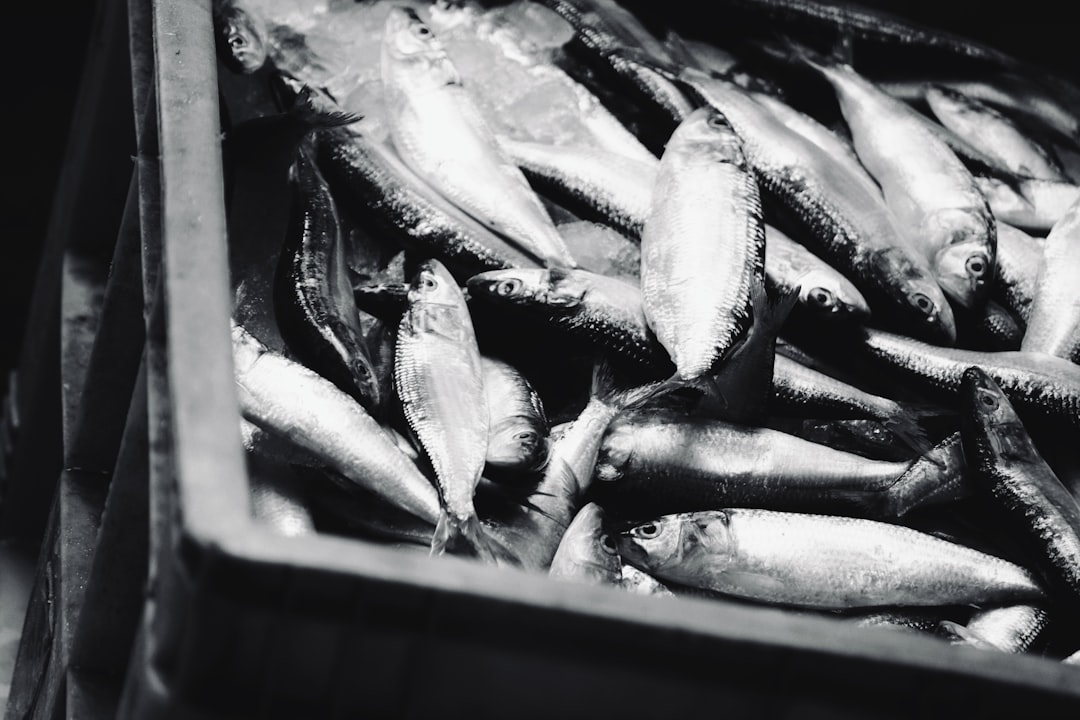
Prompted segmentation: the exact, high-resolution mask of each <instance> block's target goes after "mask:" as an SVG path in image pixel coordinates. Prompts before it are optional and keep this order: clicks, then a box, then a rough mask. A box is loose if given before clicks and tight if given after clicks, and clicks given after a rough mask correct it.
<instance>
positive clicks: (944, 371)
mask: <svg viewBox="0 0 1080 720" xmlns="http://www.w3.org/2000/svg"><path fill="white" fill-rule="evenodd" d="M864 332H865V334H866V335H865V340H864V347H865V349H866V350H867V351H868V352H869V354H870V355H871V356H872V357H874V358H875V359H877V360H878V361H880V362H882V363H883V364H885V365H887V366H890V367H892V368H895V369H896V370H898V371H900V372H901V373H903V374H904V375H906V376H907V377H909V378H912V379H915V380H918V381H919V382H920V383H921V384H923V385H924V386H926V387H929V388H936V389H938V390H940V391H943V392H945V393H948V394H952V395H953V396H955V394H956V393H958V392H959V391H960V383H961V380H962V378H963V375H964V371H965V370H966V369H967V368H969V367H972V366H976V367H979V368H982V369H983V370H985V371H986V372H987V373H989V375H990V377H992V378H993V379H994V382H996V383H997V384H998V385H1000V386H1001V389H1002V390H1004V391H1005V394H1006V395H1007V396H1008V397H1009V399H1010V400H1011V401H1012V402H1014V403H1016V405H1017V406H1018V407H1019V408H1020V409H1022V410H1024V411H1027V410H1031V411H1035V412H1037V413H1040V414H1042V415H1044V416H1049V417H1054V418H1059V419H1061V420H1063V421H1064V422H1065V423H1067V424H1070V425H1073V426H1075V427H1080V366H1078V365H1074V364H1073V363H1071V362H1069V361H1067V360H1062V359H1061V358H1057V357H1053V356H1051V355H1043V354H1040V353H1029V352H1017V351H1007V352H979V351H976V350H960V349H956V348H942V347H937V346H935V345H930V344H928V343H923V342H919V341H918V340H913V339H911V338H908V337H904V336H902V335H896V334H894V333H889V332H885V331H883V330H877V329H875V328H865V329H864Z"/></svg>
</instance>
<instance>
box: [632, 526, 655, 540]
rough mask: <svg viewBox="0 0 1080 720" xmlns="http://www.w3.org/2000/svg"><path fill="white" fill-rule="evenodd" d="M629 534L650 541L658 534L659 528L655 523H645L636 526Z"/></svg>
mask: <svg viewBox="0 0 1080 720" xmlns="http://www.w3.org/2000/svg"><path fill="white" fill-rule="evenodd" d="M630 534H631V535H633V536H634V537H636V538H641V539H643V540H652V539H653V538H654V537H656V536H657V535H659V534H660V526H659V525H657V524H656V523H645V524H644V525H638V526H637V527H636V528H634V529H633V530H631V531H630Z"/></svg>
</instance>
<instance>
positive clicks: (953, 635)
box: [938, 620, 1001, 650]
mask: <svg viewBox="0 0 1080 720" xmlns="http://www.w3.org/2000/svg"><path fill="white" fill-rule="evenodd" d="M938 632H939V633H941V634H942V635H943V636H945V639H946V640H948V641H949V642H951V643H952V644H954V645H968V646H970V647H974V648H979V649H980V650H1001V648H999V647H998V646H997V645H995V644H994V643H992V642H990V641H989V640H987V639H986V638H984V637H983V636H982V635H979V634H978V633H976V632H972V631H971V630H969V629H968V628H966V627H964V626H963V625H961V624H960V623H958V622H953V621H952V620H942V621H941V622H939V623H938Z"/></svg>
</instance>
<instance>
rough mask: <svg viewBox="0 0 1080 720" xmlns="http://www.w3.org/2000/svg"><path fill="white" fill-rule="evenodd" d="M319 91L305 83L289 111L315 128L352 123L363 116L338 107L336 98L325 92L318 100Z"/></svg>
mask: <svg viewBox="0 0 1080 720" xmlns="http://www.w3.org/2000/svg"><path fill="white" fill-rule="evenodd" d="M319 92H320V91H318V90H316V89H314V88H312V87H311V86H310V85H304V86H303V87H302V88H301V89H300V92H298V93H297V94H296V99H295V100H294V101H293V105H292V108H291V109H290V111H289V112H291V113H292V114H293V115H295V116H296V117H297V118H299V119H300V120H301V121H303V122H304V124H305V125H307V126H309V127H311V128H313V129H315V128H334V127H341V126H343V125H352V124H353V123H355V122H359V121H360V120H361V119H362V116H360V115H357V114H356V113H351V112H347V111H345V110H341V109H340V108H338V107H337V104H336V103H335V102H334V100H333V99H332V98H331V97H330V96H329V95H327V94H325V93H323V94H322V95H323V98H324V99H323V100H322V101H321V102H320V101H317V97H318V95H317V93H319Z"/></svg>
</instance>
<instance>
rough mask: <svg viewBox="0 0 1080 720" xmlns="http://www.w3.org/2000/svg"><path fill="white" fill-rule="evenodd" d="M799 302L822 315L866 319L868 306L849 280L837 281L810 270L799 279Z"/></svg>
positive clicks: (868, 311) (868, 314)
mask: <svg viewBox="0 0 1080 720" xmlns="http://www.w3.org/2000/svg"><path fill="white" fill-rule="evenodd" d="M799 280H800V282H801V285H800V290H799V302H800V303H802V304H803V305H805V306H806V307H807V308H810V309H811V310H812V311H814V313H815V314H817V315H821V316H824V317H836V318H846V319H850V320H866V319H867V318H869V317H870V306H869V305H868V304H867V303H866V300H865V299H864V298H863V296H862V294H861V293H860V292H859V291H858V290H857V289H856V288H855V286H854V285H851V284H850V283H849V282H845V283H842V284H841V283H838V282H837V279H836V278H835V277H833V276H827V275H826V274H825V273H821V272H817V271H810V272H808V273H806V274H805V275H803V276H802V277H801V278H800V279H799Z"/></svg>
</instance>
